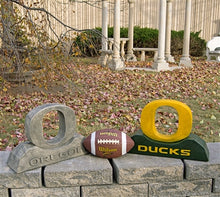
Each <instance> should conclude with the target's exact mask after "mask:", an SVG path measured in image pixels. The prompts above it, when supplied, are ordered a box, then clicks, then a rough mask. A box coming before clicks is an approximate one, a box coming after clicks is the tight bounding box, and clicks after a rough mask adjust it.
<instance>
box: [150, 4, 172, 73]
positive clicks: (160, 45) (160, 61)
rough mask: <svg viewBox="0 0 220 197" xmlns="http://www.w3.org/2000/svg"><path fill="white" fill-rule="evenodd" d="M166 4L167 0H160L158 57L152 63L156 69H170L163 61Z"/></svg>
mask: <svg viewBox="0 0 220 197" xmlns="http://www.w3.org/2000/svg"><path fill="white" fill-rule="evenodd" d="M166 5H167V0H160V18H159V38H158V58H157V60H156V62H154V64H153V68H154V69H156V70H157V71H161V70H170V68H169V65H168V63H167V62H166V61H165V57H164V51H165V34H166V32H165V30H166Z"/></svg>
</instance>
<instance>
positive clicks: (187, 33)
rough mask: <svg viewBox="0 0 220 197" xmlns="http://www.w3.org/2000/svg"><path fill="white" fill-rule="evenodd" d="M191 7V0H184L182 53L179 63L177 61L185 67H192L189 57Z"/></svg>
mask: <svg viewBox="0 0 220 197" xmlns="http://www.w3.org/2000/svg"><path fill="white" fill-rule="evenodd" d="M191 7H192V1H191V0H186V13H185V27H184V40H183V54H182V57H181V58H180V63H179V64H180V66H186V67H192V63H191V59H190V57H189V48H190V25H191Z"/></svg>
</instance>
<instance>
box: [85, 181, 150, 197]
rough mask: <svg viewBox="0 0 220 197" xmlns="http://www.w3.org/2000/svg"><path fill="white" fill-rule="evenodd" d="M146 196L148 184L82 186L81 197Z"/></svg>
mask: <svg viewBox="0 0 220 197" xmlns="http://www.w3.org/2000/svg"><path fill="white" fill-rule="evenodd" d="M87 196H89V197H92V196H94V197H97V196H105V197H112V196H132V197H133V196H145V197H147V196H148V184H138V185H118V184H113V185H103V186H83V187H82V197H87Z"/></svg>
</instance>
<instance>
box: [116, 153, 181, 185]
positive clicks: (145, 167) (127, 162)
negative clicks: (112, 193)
mask: <svg viewBox="0 0 220 197" xmlns="http://www.w3.org/2000/svg"><path fill="white" fill-rule="evenodd" d="M113 167H114V174H115V178H116V180H117V183H119V184H129V183H132V184H134V183H148V182H152V181H153V182H163V181H181V180H183V163H182V161H181V160H179V159H173V158H163V157H154V156H147V155H138V154H126V155H124V156H122V157H119V158H115V159H113Z"/></svg>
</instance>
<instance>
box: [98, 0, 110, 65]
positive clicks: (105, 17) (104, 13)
mask: <svg viewBox="0 0 220 197" xmlns="http://www.w3.org/2000/svg"><path fill="white" fill-rule="evenodd" d="M107 50H108V0H102V53H101V56H100V58H99V60H98V63H99V64H101V65H102V66H106V63H107V59H108V55H107V53H106V52H105V51H107Z"/></svg>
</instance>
